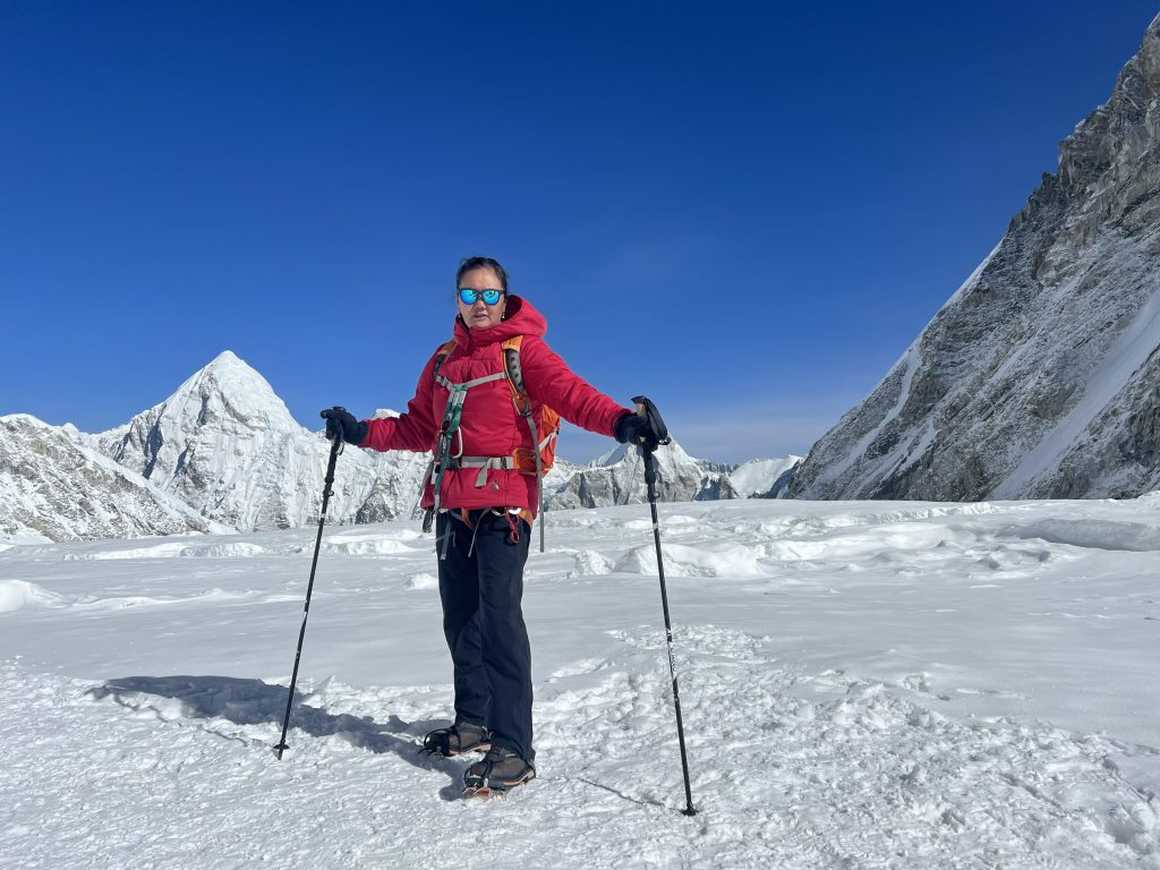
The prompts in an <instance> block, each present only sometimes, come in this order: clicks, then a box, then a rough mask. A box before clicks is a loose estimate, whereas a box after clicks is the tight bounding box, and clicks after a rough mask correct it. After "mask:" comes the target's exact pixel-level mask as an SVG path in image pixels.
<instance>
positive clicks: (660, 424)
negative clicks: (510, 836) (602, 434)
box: [633, 396, 697, 816]
mask: <svg viewBox="0 0 1160 870" xmlns="http://www.w3.org/2000/svg"><path fill="white" fill-rule="evenodd" d="M633 402H635V403H636V407H637V413H638V414H640V415H642V416H643V417H646V418H647V419H648V421H649V428H650V432H649V434H648V435H647V436H644V437H642V439H641V441H640V443H639V444H638V445H637V449H639V450H640V455H641V457H642V458H643V459H644V482H645V485H646V486H647V487H648V503H649V507H650V508H651V509H652V523H653V538H654V540H655V541H656V547H657V573H658V574H660V578H661V607H662V609H663V610H664V613H665V643H666V644H667V645H668V650H669V673H670V674H671V675H672V677H673V707H674V708H675V709H676V712H677V741H678V742H679V743H680V745H681V771H682V772H683V773H684V775H685V808H684V809H683V810H681V812H682V813H683V814H684V815H686V816H695V815H696V814H697V811H696V810H695V809H693V788H692V786H691V785H690V784H689V759H688V755H687V753H686V752H685V724H684V721H683V720H682V718H681V694H680V691H679V690H678V689H677V663H676V660H675V659H674V657H673V626H672V623H671V621H670V620H669V595H668V592H667V591H666V589H665V563H664V557H663V556H662V554H661V526H660V521H659V520H658V519H657V488H656V484H657V460H656V455H655V454H656V449H657V447H659V446H660V445H661V444H668V443H669V442H670V440H671V439H670V438H669V431H668V428H667V427H666V426H665V422H664V420H662V419H661V415H660V413H659V412H658V411H657V408H656V405H654V404H653V403H652V402H651V401H650V400H649V399H648V398H647V397H645V396H634V397H633Z"/></svg>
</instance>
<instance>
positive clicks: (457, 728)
mask: <svg viewBox="0 0 1160 870" xmlns="http://www.w3.org/2000/svg"><path fill="white" fill-rule="evenodd" d="M423 749H424V750H426V751H427V752H430V753H433V754H435V755H442V756H444V757H445V758H451V757H452V756H454V755H460V754H461V753H464V752H486V751H487V750H489V749H491V732H490V731H488V730H487V728H486V727H485V726H483V725H476V724H475V723H473V722H456V723H455V724H454V725H452V726H451V727H450V728H436V729H435V730H434V731H429V732H428V733H427V736H426V737H424V738H423Z"/></svg>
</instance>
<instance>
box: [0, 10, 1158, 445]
mask: <svg viewBox="0 0 1160 870" xmlns="http://www.w3.org/2000/svg"><path fill="white" fill-rule="evenodd" d="M178 5H179V4H136V3H116V2H111V3H107V4H88V3H63V2H61V3H51V4H46V3H34V2H27V3H19V2H18V3H11V2H9V3H4V2H0V300H2V301H0V323H2V324H3V332H2V334H0V414H5V413H12V412H17V411H20V412H27V413H32V414H35V415H36V416H38V417H41V418H42V419H45V420H47V421H49V422H51V423H64V422H66V421H72V422H74V423H76V424H77V425H78V426H79V427H80V428H82V429H85V430H88V431H97V430H101V429H104V428H109V427H111V426H114V425H116V424H118V423H121V422H124V421H125V420H126V419H128V418H129V417H130V416H131V415H132V414H134V413H136V412H137V411H140V410H142V409H144V408H146V407H148V406H150V405H152V404H155V403H156V402H158V401H160V400H162V399H163V398H164V397H165V396H167V395H168V394H169V393H170V392H171V391H172V390H173V389H174V388H175V387H176V386H177V385H178V384H179V383H180V382H181V381H182V380H184V379H185V378H186V377H188V376H189V375H190V374H191V373H192V372H193V371H195V370H196V369H197V368H199V367H200V366H202V365H204V364H205V363H206V362H208V361H209V360H210V359H212V358H213V357H214V356H215V355H216V354H217V353H219V352H220V351H222V350H224V349H226V348H229V349H231V350H233V351H234V352H235V353H237V354H238V355H239V356H241V357H242V358H243V359H245V360H246V361H247V362H249V363H250V364H251V365H253V366H254V367H255V368H257V369H258V370H259V371H260V372H262V374H263V375H265V376H266V378H267V379H268V380H269V381H270V382H271V384H272V385H273V386H274V388H275V390H276V391H277V392H278V393H279V395H281V396H282V397H283V398H284V399H285V400H286V402H287V404H288V405H289V407H290V410H291V411H292V412H293V413H294V414H295V416H296V417H297V418H298V419H299V421H301V422H302V423H304V424H305V425H309V426H315V425H316V424H317V411H318V409H319V408H321V407H323V406H326V405H330V404H336V403H339V404H345V405H346V406H347V407H349V408H351V409H352V410H354V411H356V412H357V413H360V414H369V413H370V412H371V411H372V410H373V409H374V408H375V407H401V406H402V405H403V404H404V403H405V402H406V400H407V399H408V398H409V397H410V395H411V392H412V390H413V388H414V385H415V380H416V377H417V375H418V371H419V368H420V366H421V365H422V363H423V361H424V360H425V358H426V356H427V355H428V354H429V353H430V352H431V351H432V349H433V348H434V347H435V346H436V345H437V344H438V343H439V342H440V341H442V340H443V339H444V338H445V337H446V336H447V335H448V334H449V330H450V321H451V317H452V314H453V307H452V284H453V278H454V271H455V267H456V265H457V263H458V261H459V260H460V258H462V257H464V256H467V255H472V254H487V255H491V256H495V257H497V258H499V259H500V260H501V261H503V262H504V263H505V264H506V265H507V267H508V270H509V272H510V274H511V276H512V289H513V290H514V291H515V292H520V293H523V294H524V295H526V296H527V297H528V298H530V299H531V300H532V301H533V302H534V303H535V304H536V306H537V307H539V308H540V309H541V310H542V311H543V312H544V313H545V314H546V315H547V317H548V320H549V333H548V339H549V341H550V342H551V343H552V344H553V346H554V347H555V348H556V349H557V350H558V351H559V352H560V353H561V354H562V355H563V356H564V357H565V358H566V359H567V360H568V361H569V363H570V364H571V365H572V366H573V368H574V369H575V370H576V371H577V372H579V373H580V374H582V375H583V376H585V377H586V378H587V379H588V380H590V381H591V382H592V383H594V384H595V385H597V386H598V387H600V388H601V389H603V390H604V391H606V392H608V393H609V394H611V395H613V396H615V397H617V398H618V399H620V400H622V401H624V402H626V403H627V401H628V397H629V396H631V395H633V394H634V393H637V392H646V393H648V394H650V395H651V396H653V398H654V399H655V400H656V401H657V403H658V404H659V406H660V407H661V409H662V410H663V411H664V412H665V413H666V416H667V417H668V419H669V423H670V427H671V428H672V429H673V431H674V433H675V434H676V435H677V437H678V438H679V439H680V440H681V441H682V443H684V444H685V446H686V447H687V448H688V449H689V450H690V452H692V453H694V454H695V455H699V456H705V457H708V458H714V459H718V460H723V461H739V460H741V459H744V458H747V457H750V456H757V455H767V456H773V455H782V454H784V453H786V452H791V451H793V452H802V453H804V452H805V451H806V450H807V449H808V448H809V446H810V444H811V443H812V442H813V440H815V439H816V438H817V437H818V436H820V435H821V434H822V433H823V432H824V431H825V430H826V429H827V428H829V426H831V425H832V424H833V423H834V422H836V421H837V419H838V417H839V416H840V415H841V414H842V413H843V412H844V411H845V410H847V409H848V408H849V407H850V406H851V405H852V404H854V403H855V402H856V401H858V400H859V399H860V398H861V397H862V396H864V395H865V393H866V392H867V391H868V390H869V389H871V388H872V387H873V386H874V384H875V383H876V382H877V380H878V379H879V378H880V377H881V376H882V374H883V373H884V372H885V371H886V369H887V368H888V367H889V366H890V365H891V363H892V362H893V361H894V360H895V359H896V358H897V357H898V355H899V354H900V353H901V352H902V350H904V349H905V347H906V345H907V344H908V343H909V342H910V341H911V339H912V338H913V337H914V336H915V334H917V332H918V331H919V330H920V329H921V328H922V327H923V325H924V324H925V323H926V322H927V320H928V319H929V318H930V316H931V315H932V314H933V313H934V312H935V311H936V310H937V308H938V307H939V306H940V305H941V304H942V302H943V301H944V300H945V299H946V298H947V297H948V296H949V295H950V294H951V293H952V292H953V291H954V290H955V288H956V287H957V286H958V285H959V284H960V283H961V282H962V280H963V279H964V278H965V277H966V276H967V275H968V274H969V273H970V272H971V271H972V269H973V268H974V267H975V265H976V264H977V263H978V261H979V260H980V259H982V257H983V256H985V255H986V254H987V252H988V251H989V250H990V249H991V248H992V247H993V246H994V244H995V243H996V242H997V241H998V239H999V238H1000V237H1001V235H1002V233H1003V231H1004V229H1005V227H1006V225H1007V222H1008V220H1009V219H1010V217H1011V216H1012V215H1013V214H1014V213H1015V212H1016V211H1018V210H1019V209H1020V208H1021V207H1022V205H1023V203H1024V202H1025V200H1026V198H1027V196H1028V195H1029V194H1030V193H1031V191H1032V189H1033V188H1034V187H1035V186H1036V185H1037V184H1038V182H1039V178H1040V175H1041V173H1043V172H1045V171H1054V169H1055V165H1056V149H1057V143H1058V141H1059V140H1060V139H1061V138H1062V137H1064V136H1065V135H1067V133H1069V132H1070V131H1071V129H1072V128H1073V127H1074V125H1075V123H1076V122H1078V121H1079V120H1080V119H1081V118H1082V117H1083V116H1084V115H1086V114H1087V113H1088V112H1090V111H1091V110H1092V109H1094V108H1095V107H1096V106H1097V105H1098V104H1099V103H1101V102H1102V101H1103V100H1105V99H1106V98H1107V96H1108V94H1109V93H1110V91H1111V88H1112V85H1113V82H1114V79H1115V75H1116V73H1117V72H1118V70H1119V69H1120V67H1121V66H1122V65H1123V63H1124V62H1125V61H1126V60H1127V59H1128V58H1129V57H1130V56H1131V54H1132V53H1133V52H1134V51H1135V50H1136V48H1137V46H1138V44H1139V41H1140V38H1141V36H1142V34H1143V32H1144V29H1145V27H1146V26H1147V24H1148V23H1149V21H1150V20H1151V18H1152V16H1153V15H1154V14H1155V13H1156V11H1157V7H1156V4H1155V2H1143V0H1119V2H1116V3H1113V4H1095V3H1091V2H1090V0H1089V2H1070V0H1053V2H1046V0H1026V2H1021V3H1018V4H1010V3H1000V2H987V0H974V2H948V3H943V4H930V3H925V2H924V3H919V2H909V0H900V2H894V3H857V4H853V3H851V4H845V3H832V4H829V5H821V4H803V3H777V2H769V3H763V4H754V5H744V4H731V3H713V4H699V5H682V4H671V3H665V4H661V3H649V4H643V3H641V4H635V3H629V4H607V5H604V4H583V5H581V4H571V5H569V6H565V5H564V4H539V3H537V4H517V5H510V4H488V5H487V7H486V10H485V11H481V10H480V8H478V7H475V6H456V5H451V4H440V5H438V6H437V7H435V8H427V4H419V3H407V4H385V3H384V4H371V3H366V4H346V3H325V4H322V3H317V4H310V3H300V4H273V3H271V4H259V3H250V4H240V5H244V7H245V8H244V9H239V8H236V7H237V6H238V5H239V4H233V5H231V4H224V3H207V4H196V5H195V4H188V5H183V8H180V9H179V8H177V7H178ZM605 446H606V442H604V441H602V440H601V439H598V438H595V437H588V436H586V435H582V434H580V433H576V432H574V431H573V432H571V433H568V435H567V440H566V441H565V443H564V445H563V447H562V450H561V452H562V453H563V454H564V455H566V456H570V457H573V458H581V459H586V458H590V457H591V456H593V455H595V454H596V453H597V452H599V451H600V450H601V449H602V448H603V447H605Z"/></svg>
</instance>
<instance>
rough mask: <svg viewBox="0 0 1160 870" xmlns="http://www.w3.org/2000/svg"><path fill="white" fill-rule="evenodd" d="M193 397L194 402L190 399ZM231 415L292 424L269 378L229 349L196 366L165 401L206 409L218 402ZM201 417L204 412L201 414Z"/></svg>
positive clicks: (166, 404) (171, 403) (167, 404)
mask: <svg viewBox="0 0 1160 870" xmlns="http://www.w3.org/2000/svg"><path fill="white" fill-rule="evenodd" d="M191 400H195V401H191ZM219 401H220V403H221V404H222V405H223V406H224V409H227V410H228V411H229V413H230V415H231V416H236V417H240V418H243V419H254V418H264V419H265V420H266V421H267V423H271V424H275V425H282V424H286V425H288V424H291V423H292V420H293V418H292V417H291V416H290V412H289V410H288V409H287V408H286V404H285V402H283V401H282V400H281V399H280V398H279V397H278V395H277V393H275V392H274V388H273V387H271V386H270V383H269V381H267V380H266V379H265V378H264V377H262V375H261V373H260V372H258V370H257V369H255V368H254V367H253V366H251V365H250V364H249V363H247V362H246V361H245V360H243V359H242V358H241V357H239V356H238V355H237V354H235V353H234V352H233V351H231V350H223V351H222V352H221V353H219V354H218V355H217V356H216V357H214V358H213V359H212V360H211V361H210V362H209V363H208V364H206V365H205V366H203V367H202V368H201V369H198V371H196V372H195V373H194V374H193V375H192V376H191V377H189V378H188V379H187V380H186V381H185V383H183V384H182V385H181V386H180V387H178V388H177V390H176V391H175V392H174V393H173V395H172V396H170V397H169V398H168V399H167V400H166V401H165V403H164V405H165V406H166V407H168V408H183V407H188V406H190V405H196V406H200V407H201V408H206V407H209V406H211V405H216V404H218V402H219ZM200 416H201V417H202V418H203V419H204V416H205V415H204V414H201V415H200Z"/></svg>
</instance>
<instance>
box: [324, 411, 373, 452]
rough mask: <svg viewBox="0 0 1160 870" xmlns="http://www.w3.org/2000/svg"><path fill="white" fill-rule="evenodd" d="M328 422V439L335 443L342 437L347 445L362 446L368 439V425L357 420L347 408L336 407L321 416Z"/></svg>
mask: <svg viewBox="0 0 1160 870" xmlns="http://www.w3.org/2000/svg"><path fill="white" fill-rule="evenodd" d="M319 416H320V417H322V418H323V419H324V420H326V437H327V438H329V439H330V440H331V441H333V440H334V439H335V438H338V437H341V438H342V440H343V441H345V442H346V443H347V444H355V445H358V444H362V442H363V441H364V440H365V439H366V437H367V424H366V423H364V422H362V421H361V420H356V419H355V418H354V414H352V413H351V412H350V411H348V410H347V409H346V408H343V407H340V406H339V405H335V406H334V407H333V408H327V409H326V410H325V411H323V412H322V413H321V414H319Z"/></svg>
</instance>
